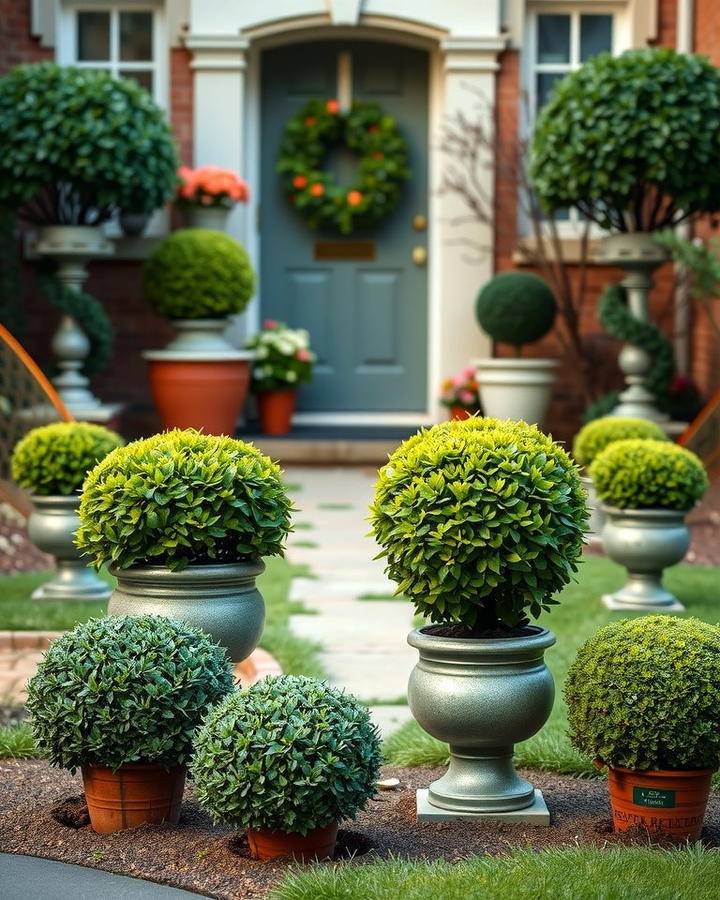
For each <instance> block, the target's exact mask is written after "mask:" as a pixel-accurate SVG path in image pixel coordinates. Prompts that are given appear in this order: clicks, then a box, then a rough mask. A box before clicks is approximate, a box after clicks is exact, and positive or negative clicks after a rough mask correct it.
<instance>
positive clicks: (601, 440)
mask: <svg viewBox="0 0 720 900" xmlns="http://www.w3.org/2000/svg"><path fill="white" fill-rule="evenodd" d="M629 438H646V439H650V440H654V441H667V440H669V438H668V437H667V435H666V434H665V432H664V431H663V430H662V428H660V426H659V425H656V424H655V422H650V421H649V420H648V419H638V418H635V417H634V416H604V417H603V418H601V419H595V420H594V421H593V422H589V423H588V424H587V425H584V426H583V427H582V428H581V429H580V431H578V433H577V434H576V435H575V440H574V441H573V456H574V457H575V461H576V462H577V464H578V465H579V466H589V465H590V463H591V462H592V461H593V460H594V459H595V457H596V456H597V455H598V453H600V452H601V451H602V450H604V449H605V448H606V447H607V446H608V445H609V444H612V443H613V442H614V441H624V440H628V439H629Z"/></svg>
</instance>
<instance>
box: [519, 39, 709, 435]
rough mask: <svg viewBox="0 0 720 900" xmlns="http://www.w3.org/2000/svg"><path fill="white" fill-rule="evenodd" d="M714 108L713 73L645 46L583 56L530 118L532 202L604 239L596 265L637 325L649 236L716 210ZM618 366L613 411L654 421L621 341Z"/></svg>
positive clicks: (642, 359) (643, 305)
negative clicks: (620, 273) (611, 268)
mask: <svg viewBox="0 0 720 900" xmlns="http://www.w3.org/2000/svg"><path fill="white" fill-rule="evenodd" d="M718 108H720V72H718V70H717V68H716V67H715V66H714V65H713V64H712V63H711V62H710V61H709V60H708V59H706V58H705V57H703V56H695V55H692V54H681V53H676V52H675V51H674V50H671V49H670V48H668V47H655V48H646V49H642V50H628V51H627V52H626V53H623V54H621V55H620V56H611V55H610V54H607V53H603V54H599V55H597V56H593V57H591V58H590V59H589V60H588V61H587V62H586V63H585V64H584V65H583V66H581V67H580V68H579V69H578V70H577V71H575V72H572V73H570V74H569V75H567V76H566V77H565V78H564V79H562V81H560V82H558V83H557V84H556V85H555V86H554V88H553V93H552V95H551V97H550V100H549V101H548V103H546V104H545V106H544V107H543V108H542V110H541V111H540V113H539V115H538V118H537V124H536V127H535V132H534V135H533V140H532V145H531V154H530V176H531V178H532V181H533V185H534V187H535V191H536V193H537V195H538V198H539V200H540V202H541V203H542V204H543V205H544V206H545V207H546V208H547V209H548V210H557V209H561V208H564V207H576V208H577V209H578V210H579V211H580V213H582V215H583V216H584V217H586V218H587V219H590V220H591V221H592V222H595V223H597V224H598V225H599V226H600V227H601V228H603V229H605V230H607V231H611V232H615V233H614V234H612V235H610V236H609V237H607V238H606V239H605V241H603V246H602V249H601V258H602V259H603V260H604V261H605V262H607V263H608V264H613V265H618V266H620V267H622V268H623V269H625V271H626V272H627V277H626V278H625V280H624V281H623V282H622V284H623V287H624V289H625V293H626V295H627V305H628V309H629V311H630V312H631V313H632V315H633V316H634V317H635V318H636V319H637V320H639V322H640V323H645V322H647V321H648V296H649V292H650V288H651V287H652V283H653V282H652V277H651V273H652V272H653V270H654V269H655V268H657V266H659V265H660V264H661V263H663V262H665V261H667V260H668V259H669V252H668V251H667V250H666V248H665V247H662V246H660V244H659V243H657V242H656V241H655V239H654V233H655V232H658V231H660V230H661V229H665V228H672V227H674V226H675V225H677V224H678V223H680V222H682V221H684V220H687V219H689V218H691V217H693V216H698V215H702V214H704V213H711V214H712V213H715V212H717V211H718V210H720V171H718V170H717V167H716V165H715V160H716V159H717V158H718V155H720V117H718V116H717V115H715V113H714V112H713V113H712V114H710V113H709V110H713V111H714V110H717V109H718ZM638 110H642V115H639V114H638ZM708 173H709V174H708ZM637 332H638V336H640V335H641V334H642V333H643V329H642V328H639V329H637ZM619 361H620V367H621V369H622V370H623V372H624V373H625V376H626V381H627V385H628V387H627V389H626V390H625V391H624V392H623V393H622V394H621V396H620V405H619V406H618V407H616V409H615V410H614V412H615V414H616V415H627V416H640V417H642V418H650V419H659V418H661V414H660V413H659V412H658V410H657V409H656V407H655V404H654V397H653V395H652V394H651V392H650V391H649V390H648V389H647V387H646V386H645V385H644V384H643V382H644V379H645V376H646V374H647V370H648V366H649V365H650V357H649V355H648V354H647V353H646V352H645V351H644V350H643V349H642V348H641V347H640V346H638V345H637V344H636V343H635V342H634V341H631V342H629V343H628V344H627V345H626V346H625V347H624V348H623V350H622V352H621V354H620V360H619Z"/></svg>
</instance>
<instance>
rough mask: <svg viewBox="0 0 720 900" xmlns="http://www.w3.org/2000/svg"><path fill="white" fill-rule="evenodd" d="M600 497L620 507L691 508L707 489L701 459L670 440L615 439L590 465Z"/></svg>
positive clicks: (609, 503) (610, 504)
mask: <svg viewBox="0 0 720 900" xmlns="http://www.w3.org/2000/svg"><path fill="white" fill-rule="evenodd" d="M590 477H591V478H592V480H593V484H594V485H595V490H596V491H597V493H598V496H599V497H600V499H601V500H602V501H603V502H604V503H606V504H607V505H608V506H615V507H618V508H619V509H677V510H688V509H692V507H693V506H694V505H695V504H696V503H697V501H698V500H699V499H700V498H701V497H702V495H703V494H704V493H705V491H706V490H707V488H708V477H707V474H706V472H705V467H704V466H703V464H702V462H701V461H700V459H699V458H698V457H697V456H696V455H695V454H694V453H692V452H691V451H690V450H686V449H685V448H684V447H679V446H678V445H677V444H672V443H670V442H669V441H652V440H642V439H634V440H633V439H631V440H626V441H615V442H614V443H612V444H610V445H609V446H607V447H606V448H605V450H603V451H602V452H601V453H600V454H599V455H598V456H597V457H596V458H595V461H594V462H593V464H592V465H591V466H590Z"/></svg>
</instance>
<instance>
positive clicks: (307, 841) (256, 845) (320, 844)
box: [247, 822, 338, 862]
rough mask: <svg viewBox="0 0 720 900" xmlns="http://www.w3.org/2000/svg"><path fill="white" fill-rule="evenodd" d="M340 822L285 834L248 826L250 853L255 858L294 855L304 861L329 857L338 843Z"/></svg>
mask: <svg viewBox="0 0 720 900" xmlns="http://www.w3.org/2000/svg"><path fill="white" fill-rule="evenodd" d="M337 832H338V823H337V822H333V823H332V825H327V826H326V827H325V828H313V829H312V830H311V831H308V833H307V834H305V835H302V834H285V833H283V832H282V831H268V829H267V828H248V832H247V838H248V844H249V845H250V853H251V854H252V856H253V857H254V858H255V859H273V858H274V857H276V856H292V857H294V858H295V859H299V860H301V861H302V862H308V861H310V860H314V859H327V858H328V857H330V856H332V855H333V853H334V851H335V844H336V843H337Z"/></svg>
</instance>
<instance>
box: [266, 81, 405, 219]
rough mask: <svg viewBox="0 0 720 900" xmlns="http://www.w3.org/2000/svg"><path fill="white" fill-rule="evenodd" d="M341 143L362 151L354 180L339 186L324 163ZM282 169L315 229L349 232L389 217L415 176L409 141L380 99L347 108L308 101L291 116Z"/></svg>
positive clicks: (279, 167)
mask: <svg viewBox="0 0 720 900" xmlns="http://www.w3.org/2000/svg"><path fill="white" fill-rule="evenodd" d="M340 145H345V146H346V147H348V148H349V149H350V150H353V151H355V152H356V153H358V154H360V156H361V159H360V162H359V164H358V172H357V177H356V179H355V181H354V183H353V184H351V185H349V186H347V185H340V184H337V182H336V180H335V177H334V176H333V174H332V173H331V172H328V171H325V170H324V169H323V168H322V166H323V162H324V160H325V157H326V156H327V154H328V152H329V151H330V150H331V149H332V148H333V147H337V146H340ZM277 170H278V172H280V173H281V174H282V176H283V184H284V187H285V191H286V193H287V195H288V197H289V198H290V201H291V203H292V204H293V205H294V206H295V208H296V209H297V210H298V212H300V214H301V215H303V216H304V217H305V218H306V219H307V221H308V224H309V225H310V227H311V228H321V227H322V228H329V229H332V230H336V231H339V232H341V233H342V234H350V233H352V232H353V231H355V230H356V229H357V228H362V227H365V226H368V225H372V224H374V223H375V222H379V221H380V220H381V219H384V218H385V216H387V214H388V213H389V212H390V211H391V210H392V209H394V207H395V206H396V205H397V202H398V200H399V199H400V185H401V183H402V182H403V181H404V180H405V179H406V178H409V176H410V170H409V169H408V167H407V142H406V141H405V138H404V137H403V136H402V134H401V133H400V132H399V131H398V127H397V123H396V122H395V119H394V118H393V116H391V115H388V114H387V113H385V112H383V111H382V109H381V108H380V107H379V106H378V105H377V103H366V102H363V101H362V100H356V101H355V102H354V103H353V105H352V107H351V108H350V109H349V110H348V111H347V112H344V111H342V110H341V109H340V104H339V103H338V101H337V100H321V99H318V98H314V99H312V100H309V101H308V102H307V103H306V104H305V106H303V108H302V109H301V110H300V111H299V112H298V113H297V114H296V115H294V116H293V117H292V119H290V121H289V122H288V123H287V125H286V126H285V133H284V135H283V140H282V143H281V145H280V155H279V159H278V164H277Z"/></svg>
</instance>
